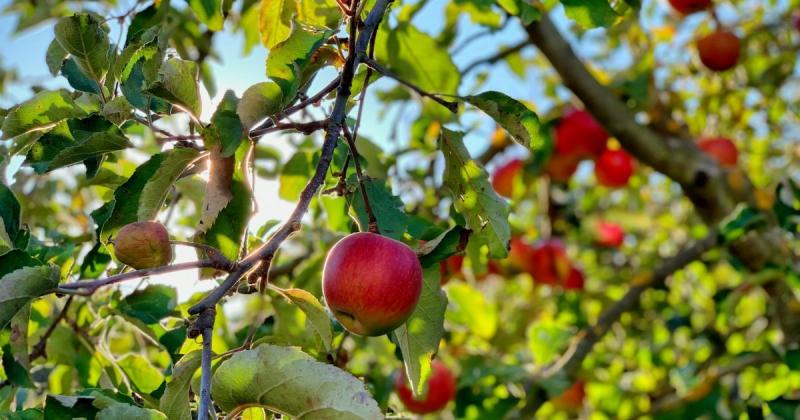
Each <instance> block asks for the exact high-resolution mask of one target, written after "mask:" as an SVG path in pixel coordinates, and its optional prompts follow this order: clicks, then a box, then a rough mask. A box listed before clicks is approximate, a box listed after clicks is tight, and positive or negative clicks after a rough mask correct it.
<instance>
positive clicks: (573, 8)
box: [561, 0, 619, 28]
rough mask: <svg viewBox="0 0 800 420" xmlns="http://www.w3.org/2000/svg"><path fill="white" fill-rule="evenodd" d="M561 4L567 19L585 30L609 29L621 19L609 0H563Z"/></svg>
mask: <svg viewBox="0 0 800 420" xmlns="http://www.w3.org/2000/svg"><path fill="white" fill-rule="evenodd" d="M561 4H563V5H564V10H565V12H566V13H567V17H568V18H570V19H572V20H574V21H575V22H577V23H578V25H581V26H583V27H584V28H596V27H599V26H603V27H608V26H611V25H613V24H614V23H616V21H617V20H618V19H619V15H617V12H615V11H614V9H612V8H611V5H609V4H608V0H561Z"/></svg>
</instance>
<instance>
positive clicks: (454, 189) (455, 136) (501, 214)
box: [440, 129, 511, 259]
mask: <svg viewBox="0 0 800 420" xmlns="http://www.w3.org/2000/svg"><path fill="white" fill-rule="evenodd" d="M462 138H463V134H462V133H457V132H454V131H450V130H447V129H443V130H442V137H441V140H440V148H441V150H442V152H443V153H444V160H445V169H444V184H445V186H446V187H447V188H448V190H449V191H450V196H451V197H452V199H453V205H454V207H455V209H456V211H457V212H458V213H459V214H461V215H463V216H464V219H465V220H466V225H467V226H466V227H467V228H468V229H470V230H472V232H473V239H474V240H477V241H478V242H479V243H483V244H485V245H487V246H488V248H489V256H490V257H492V258H498V259H502V258H505V257H506V256H507V255H508V250H507V249H506V246H507V244H508V241H509V240H510V239H511V229H510V227H509V225H508V213H509V207H508V203H507V202H506V201H505V200H503V199H502V198H500V197H499V196H498V195H497V193H495V191H494V189H493V188H492V186H491V184H490V183H489V174H488V173H487V172H486V170H485V169H483V167H481V166H480V165H479V164H478V163H477V162H476V161H474V160H473V159H472V158H471V157H470V156H469V152H468V151H467V149H466V147H464V143H463V141H462Z"/></svg>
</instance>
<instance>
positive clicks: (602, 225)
mask: <svg viewBox="0 0 800 420" xmlns="http://www.w3.org/2000/svg"><path fill="white" fill-rule="evenodd" d="M595 235H596V237H595V242H596V243H597V244H598V245H600V246H604V247H607V248H619V247H620V245H622V242H624V241H625V230H624V229H622V226H620V225H618V224H616V223H611V222H605V221H599V222H597V225H596V226H595Z"/></svg>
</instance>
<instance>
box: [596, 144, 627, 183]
mask: <svg viewBox="0 0 800 420" xmlns="http://www.w3.org/2000/svg"><path fill="white" fill-rule="evenodd" d="M633 169H634V163H633V158H632V157H631V156H630V155H629V154H627V153H625V152H624V151H622V150H606V151H604V152H603V154H602V155H600V157H599V158H597V161H596V162H595V163H594V174H595V176H597V182H599V183H600V184H601V185H605V186H607V187H624V186H625V185H628V180H630V178H631V176H632V175H633Z"/></svg>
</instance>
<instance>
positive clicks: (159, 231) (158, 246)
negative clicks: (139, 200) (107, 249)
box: [112, 221, 172, 270]
mask: <svg viewBox="0 0 800 420" xmlns="http://www.w3.org/2000/svg"><path fill="white" fill-rule="evenodd" d="M112 243H113V244H114V256H115V257H116V258H117V260H119V262H121V263H123V264H126V265H129V266H131V267H133V268H135V269H137V270H141V269H145V268H155V267H161V266H163V265H166V264H169V262H170V261H172V246H171V245H170V243H169V232H167V228H165V227H164V225H162V224H161V223H158V222H153V221H146V222H136V223H130V224H127V225H125V226H123V227H122V229H120V230H119V232H117V236H116V237H115V238H114V239H113V241H112Z"/></svg>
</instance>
